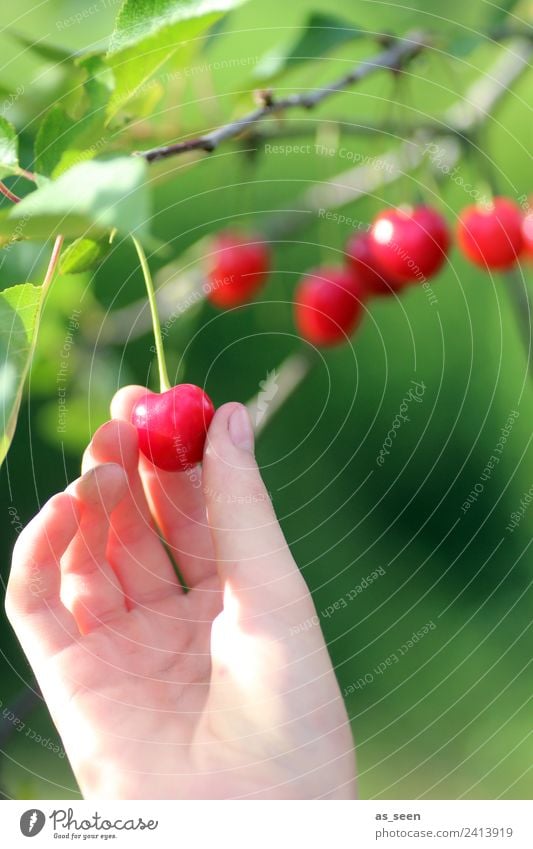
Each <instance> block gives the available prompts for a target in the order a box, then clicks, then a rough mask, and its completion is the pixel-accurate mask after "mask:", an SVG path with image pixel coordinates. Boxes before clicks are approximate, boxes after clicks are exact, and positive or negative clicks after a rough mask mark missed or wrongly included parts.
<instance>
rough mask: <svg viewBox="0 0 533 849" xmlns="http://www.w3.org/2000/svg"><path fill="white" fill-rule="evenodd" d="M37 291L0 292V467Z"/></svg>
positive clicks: (24, 286) (29, 344)
mask: <svg viewBox="0 0 533 849" xmlns="http://www.w3.org/2000/svg"><path fill="white" fill-rule="evenodd" d="M41 291H42V290H41V287H40V286H33V285H32V284H31V283H21V284H20V285H18V286H12V287H11V288H10V289H4V290H3V291H2V292H0V464H1V463H3V462H4V459H5V456H6V454H7V452H8V450H9V446H10V445H11V441H12V439H13V434H14V433H15V427H16V424H17V416H18V411H19V408H20V400H21V398H22V390H23V388H24V381H25V379H26V375H27V373H28V369H29V366H30V362H31V357H32V353H33V347H34V340H35V336H36V333H37V325H38V317H39V306H40V302H41Z"/></svg>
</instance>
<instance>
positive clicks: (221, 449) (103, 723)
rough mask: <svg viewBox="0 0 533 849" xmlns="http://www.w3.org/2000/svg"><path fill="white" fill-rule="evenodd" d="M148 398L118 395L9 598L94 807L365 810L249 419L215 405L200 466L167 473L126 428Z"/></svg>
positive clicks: (42, 526) (338, 706)
mask: <svg viewBox="0 0 533 849" xmlns="http://www.w3.org/2000/svg"><path fill="white" fill-rule="evenodd" d="M145 391H146V390H145V389H144V388H143V387H140V386H130V387H126V388H125V389H122V390H121V391H120V392H119V393H118V394H117V395H116V396H115V398H114V400H113V404H112V410H111V412H112V416H113V418H112V420H111V421H109V422H107V423H106V424H105V425H103V426H102V427H101V428H100V429H99V430H98V431H97V433H96V434H95V436H94V438H93V440H92V442H91V444H90V445H89V447H88V448H87V450H86V452H85V455H84V458H83V464H82V471H83V475H82V477H80V478H79V479H78V480H76V481H75V482H74V483H73V484H71V485H70V486H69V487H68V488H67V490H66V491H65V492H63V493H60V494H58V495H56V496H54V497H53V498H52V499H51V500H50V501H48V502H47V504H45V506H44V507H43V508H42V510H41V511H40V513H39V514H38V515H37V516H36V517H35V518H34V519H33V520H32V522H30V524H29V525H28V526H27V527H26V528H25V530H24V531H23V532H22V534H21V535H20V538H19V540H18V541H17V544H16V547H15V551H14V554H13V566H12V571H11V577H10V581H9V585H8V590H7V598H6V610H7V613H8V616H9V619H10V621H11V623H12V625H13V628H14V629H15V631H16V634H17V636H18V638H19V640H20V642H21V643H22V646H23V648H24V651H25V652H26V655H27V657H28V659H29V662H30V664H31V665H32V667H33V670H34V672H35V674H36V676H37V679H38V681H39V684H40V686H41V689H42V692H43V695H44V698H45V700H46V703H47V705H48V707H49V709H50V712H51V714H52V717H53V719H54V722H55V724H56V726H57V728H58V731H59V733H60V734H61V737H62V739H63V744H64V746H65V749H66V752H67V754H68V757H69V760H70V763H71V765H72V768H73V770H74V774H75V776H76V778H77V780H78V782H79V785H80V788H81V791H82V793H83V795H84V797H85V798H89V799H106V798H108V799H151V798H160V799H236V798H239V799H240V798H246V799H318V798H320V799H322V798H328V799H353V798H355V761H354V752H353V742H352V736H351V732H350V727H349V723H348V717H347V715H346V710H345V707H344V703H343V700H342V697H341V693H340V691H339V687H338V684H337V681H336V678H335V675H334V672H333V669H332V666H331V662H330V659H329V655H328V652H327V649H326V645H325V643H324V639H323V637H322V634H321V631H320V628H319V627H317V626H314V627H310V628H303V629H297V628H295V627H294V626H297V625H299V624H301V623H304V622H305V621H306V620H308V619H310V618H312V617H313V616H314V615H315V614H316V611H315V608H314V606H313V603H312V600H311V597H310V595H309V591H308V589H307V587H306V584H305V582H304V580H303V578H302V575H301V573H300V571H299V569H298V568H297V566H296V564H295V562H294V560H293V558H292V556H291V554H290V551H289V549H288V547H287V544H286V541H285V539H284V537H283V534H282V532H281V529H280V527H279V524H278V522H277V519H276V517H275V514H274V512H273V509H272V505H271V502H270V500H269V497H268V494H267V491H266V489H265V487H264V484H263V482H262V480H261V477H260V474H259V471H258V468H257V465H256V462H255V459H254V456H253V433H252V429H251V424H250V421H249V418H248V415H247V413H246V411H245V408H243V407H242V406H241V405H239V404H226V405H225V406H223V407H221V408H220V409H219V410H218V411H217V413H216V415H215V418H214V419H213V422H212V424H211V427H210V429H209V434H208V440H207V444H206V449H205V454H204V462H203V469H202V471H201V472H200V470H199V469H195V470H194V472H193V473H191V474H187V473H185V474H176V473H171V472H163V471H161V470H159V469H156V468H155V467H153V466H152V465H151V464H150V463H149V462H148V461H147V460H146V459H145V458H144V457H142V456H139V451H138V446H137V434H136V431H135V428H133V426H132V425H131V424H130V423H129V420H130V415H131V409H132V407H133V405H134V403H135V402H136V400H137V399H138V398H139V397H140V395H141V394H142V393H144V392H145ZM154 520H155V521H156V522H157V524H158V526H159V527H160V529H161V531H162V533H163V534H164V537H165V539H166V542H167V544H168V548H169V550H170V551H171V552H172V554H173V556H174V558H175V560H176V561H177V563H178V564H179V568H180V571H181V574H182V576H183V578H184V580H185V582H186V584H187V586H188V587H190V590H189V592H184V590H183V588H182V586H181V585H180V583H179V581H178V579H177V578H176V573H175V571H174V569H173V567H172V564H171V561H170V559H169V557H168V554H167V552H166V550H165V548H164V547H163V545H162V543H161V541H160V539H159V536H158V535H157V533H156V532H155V530H154ZM315 621H316V620H315ZM291 628H292V632H291ZM295 631H298V633H295V634H294V632H295ZM292 634H294V636H293V635H292Z"/></svg>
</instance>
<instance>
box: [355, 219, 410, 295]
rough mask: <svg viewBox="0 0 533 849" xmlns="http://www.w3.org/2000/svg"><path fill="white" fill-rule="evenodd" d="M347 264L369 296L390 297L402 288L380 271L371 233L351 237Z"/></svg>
mask: <svg viewBox="0 0 533 849" xmlns="http://www.w3.org/2000/svg"><path fill="white" fill-rule="evenodd" d="M346 262H347V265H348V268H349V269H350V270H351V271H352V272H353V273H354V274H355V275H356V277H357V279H358V281H359V283H360V286H361V290H362V292H364V294H365V295H367V296H372V295H390V293H391V291H392V290H393V289H399V288H401V284H400V285H398V283H396V282H394V281H392V280H389V279H388V278H387V275H386V274H385V273H384V272H382V271H381V270H380V268H379V266H378V264H377V262H376V260H375V258H374V255H373V253H372V247H371V244H370V234H369V233H355V234H354V235H353V236H350V238H349V239H348V242H347V243H346Z"/></svg>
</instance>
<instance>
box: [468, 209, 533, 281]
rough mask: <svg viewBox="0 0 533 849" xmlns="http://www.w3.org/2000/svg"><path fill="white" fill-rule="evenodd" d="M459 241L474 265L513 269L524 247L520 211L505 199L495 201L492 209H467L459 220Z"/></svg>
mask: <svg viewBox="0 0 533 849" xmlns="http://www.w3.org/2000/svg"><path fill="white" fill-rule="evenodd" d="M457 241H458V242H459V247H460V248H461V250H462V252H463V254H464V255H465V256H466V258H467V259H469V260H470V261H471V262H473V263H474V264H475V265H480V266H481V267H482V268H490V269H505V268H510V267H511V266H512V265H514V264H515V262H516V260H517V259H518V256H519V254H520V252H521V251H522V248H523V246H524V241H523V236H522V213H521V211H520V208H519V207H518V206H517V205H516V204H515V203H513V201H511V200H509V199H508V198H503V197H495V198H493V200H492V203H490V204H489V205H484V206H481V205H478V206H475V205H474V206H467V207H466V209H463V211H462V212H461V214H460V216H459V221H458V224H457Z"/></svg>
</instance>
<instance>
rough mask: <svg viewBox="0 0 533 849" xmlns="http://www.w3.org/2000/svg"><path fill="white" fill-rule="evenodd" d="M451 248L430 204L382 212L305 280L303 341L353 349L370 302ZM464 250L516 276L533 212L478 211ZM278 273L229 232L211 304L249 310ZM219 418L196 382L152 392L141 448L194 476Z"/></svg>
mask: <svg viewBox="0 0 533 849" xmlns="http://www.w3.org/2000/svg"><path fill="white" fill-rule="evenodd" d="M451 241H452V239H451V233H450V230H449V228H448V225H447V223H446V220H445V219H444V218H443V216H442V215H441V214H440V213H439V212H438V211H437V210H435V209H433V208H431V207H429V206H416V207H405V208H403V207H400V208H397V209H390V210H385V211H383V212H380V213H379V215H377V216H376V218H375V219H374V221H373V223H372V225H371V227H370V229H369V230H368V231H367V232H362V233H356V234H355V235H353V236H351V237H350V239H349V240H348V243H347V245H346V249H345V262H344V264H343V265H339V266H321V267H319V268H316V269H314V270H313V271H310V272H308V273H307V274H306V275H304V277H303V278H302V279H301V280H300V282H299V284H298V286H297V289H296V293H295V296H294V299H293V304H294V319H295V324H296V327H297V329H298V332H299V334H300V336H301V337H302V338H303V339H305V340H307V341H308V342H309V343H311V344H312V345H317V346H328V345H335V344H338V343H340V342H343V341H345V340H346V339H347V338H348V337H349V336H350V334H351V333H352V332H353V331H354V329H355V327H356V326H357V324H358V322H359V320H360V318H361V316H362V311H363V303H364V301H365V300H367V299H368V298H372V297H376V296H380V295H387V294H391V293H395V292H400V291H402V290H403V289H404V288H405V287H407V286H409V285H411V284H413V283H417V282H425V281H427V280H429V279H431V278H432V277H434V276H435V275H436V274H437V273H438V271H439V270H440V268H441V267H442V265H443V264H444V262H445V260H446V257H447V254H448V251H449V249H450V245H451ZM457 243H458V245H459V248H460V250H461V251H462V253H463V254H464V256H465V257H466V258H467V259H468V260H470V261H471V262H472V263H474V264H475V265H478V266H480V267H482V268H485V269H486V270H500V271H501V270H505V269H508V268H511V267H512V266H513V265H514V264H515V263H516V262H517V260H518V258H519V257H521V256H523V255H526V256H528V257H529V258H530V259H533V212H530V213H528V214H527V215H525V216H524V214H523V213H522V211H521V209H520V207H518V206H517V205H516V204H515V203H513V202H512V201H511V200H509V199H507V198H504V197H496V198H494V200H493V201H492V203H491V204H490V205H486V206H480V205H478V206H469V207H467V208H466V209H464V210H463V211H462V213H461V215H460V216H459V220H458V224H457ZM270 268H271V256H270V250H269V247H268V246H267V245H266V244H265V242H264V241H262V240H261V239H260V238H253V237H250V236H245V235H243V234H241V233H238V232H236V231H235V232H234V231H226V232H223V233H221V234H219V235H218V236H217V237H216V239H215V242H214V244H213V252H212V259H211V265H210V269H209V284H210V285H209V290H208V295H207V297H208V298H209V300H210V301H211V303H213V304H214V305H215V306H216V307H218V308H221V309H228V308H232V307H236V306H239V305H241V304H243V303H246V302H247V301H249V300H251V299H252V298H253V297H254V296H255V295H256V294H257V292H258V291H259V289H260V288H261V287H262V286H263V284H264V283H265V281H266V279H267V277H268V274H269V271H270ZM214 412H215V409H214V406H213V404H212V402H211V400H210V398H209V397H208V396H207V395H206V394H205V392H204V391H203V390H202V389H200V387H198V386H194V385H192V384H181V385H179V386H174V387H173V388H172V389H169V390H168V391H167V392H163V393H161V394H158V393H154V392H147V393H146V395H145V396H143V397H142V398H141V399H140V400H139V401H138V402H137V404H136V405H135V408H134V410H133V414H132V422H133V424H134V425H135V427H136V428H137V432H138V435H139V447H140V449H141V451H142V452H143V454H144V455H145V456H146V457H147V458H148V459H149V460H150V461H151V462H152V463H153V464H154V465H156V466H158V467H159V468H161V469H164V470H166V471H185V470H187V469H189V468H191V467H192V466H193V465H194V464H196V463H198V462H200V460H201V459H202V453H203V448H204V443H205V438H206V434H207V429H208V427H209V425H210V423H211V420H212V418H213V415H214Z"/></svg>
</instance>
